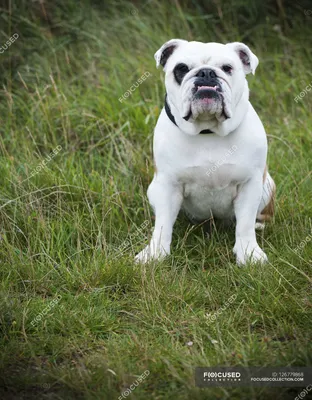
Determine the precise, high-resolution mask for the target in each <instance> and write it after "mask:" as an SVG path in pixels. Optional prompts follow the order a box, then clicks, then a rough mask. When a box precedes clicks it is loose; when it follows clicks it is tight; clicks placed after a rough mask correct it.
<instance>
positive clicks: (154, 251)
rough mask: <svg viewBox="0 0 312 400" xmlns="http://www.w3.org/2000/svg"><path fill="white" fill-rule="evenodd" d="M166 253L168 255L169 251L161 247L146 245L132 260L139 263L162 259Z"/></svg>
mask: <svg viewBox="0 0 312 400" xmlns="http://www.w3.org/2000/svg"><path fill="white" fill-rule="evenodd" d="M167 255H169V251H166V250H165V249H163V248H159V247H157V248H156V247H155V246H151V245H148V246H146V247H145V249H143V250H142V251H140V253H139V254H137V255H136V256H135V258H134V261H135V262H136V263H141V264H146V263H148V262H149V261H153V260H159V261H160V260H162V259H164V258H165V257H166V256H167Z"/></svg>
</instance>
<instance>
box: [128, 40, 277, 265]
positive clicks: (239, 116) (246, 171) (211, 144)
mask: <svg viewBox="0 0 312 400" xmlns="http://www.w3.org/2000/svg"><path fill="white" fill-rule="evenodd" d="M170 42H171V43H175V44H176V48H175V50H174V51H173V53H172V55H171V56H170V57H169V59H168V60H167V63H166V65H165V68H164V69H165V71H166V89H167V94H168V102H169V105H170V108H171V111H172V114H173V115H174V117H175V120H176V123H177V125H178V127H177V126H175V125H174V124H173V123H172V122H171V121H170V120H169V118H168V116H167V114H166V112H165V110H164V109H163V110H162V112H161V114H160V117H159V119H158V122H157V125H156V128H155V133H154V159H155V164H156V167H157V172H156V173H155V175H154V179H153V181H152V182H151V184H150V186H149V188H148V192H147V194H148V198H149V201H150V204H151V205H152V207H153V209H154V212H155V216H156V220H155V228H154V232H153V235H152V239H151V242H150V243H149V245H148V246H147V247H146V248H145V249H144V250H142V251H141V252H140V253H139V254H138V255H137V256H136V260H137V261H140V262H147V261H149V260H150V259H160V258H162V257H164V256H165V255H167V254H169V253H170V244H171V237H172V229H173V225H174V222H175V220H176V218H177V216H178V213H179V211H180V209H184V210H185V211H186V212H187V214H188V215H191V216H192V217H193V218H194V219H196V220H204V219H207V218H210V217H211V216H215V217H217V218H221V219H234V218H235V219H236V241H235V246H234V249H233V250H234V253H235V254H236V259H237V263H238V264H245V263H246V262H247V261H248V260H251V261H261V262H264V261H266V260H267V256H266V255H265V253H264V252H263V251H262V250H261V248H260V247H259V245H258V243H257V240H256V235H255V221H256V216H257V214H259V213H261V210H262V209H263V208H264V207H265V206H266V205H267V204H268V202H269V200H270V195H272V192H270V191H268V182H269V183H270V184H271V185H273V184H274V182H273V180H272V178H271V177H270V175H269V174H268V177H267V181H266V184H265V185H263V172H264V169H265V165H266V156H267V139H266V134H265V131H264V128H263V125H262V123H261V121H260V119H259V117H258V115H257V113H256V112H255V110H254V109H253V107H252V105H251V104H250V102H249V100H248V97H249V90H248V84H247V81H246V79H245V75H246V73H248V72H254V70H255V68H256V66H257V64H258V59H257V57H256V56H255V55H254V54H253V53H252V52H251V51H250V50H249V49H248V47H247V46H245V45H243V44H240V43H233V44H228V45H221V44H217V43H199V42H186V41H180V40H178V39H173V40H172V41H170ZM170 42H168V43H169V44H170ZM164 46H166V44H165V45H164ZM164 46H162V48H161V49H160V50H159V51H158V52H157V53H156V54H155V58H156V61H157V63H158V64H159V62H160V57H161V54H162V51H163V50H162V49H163V48H164ZM241 46H245V47H243V49H244V51H245V52H246V53H248V52H250V53H248V54H249V56H250V57H251V63H250V71H249V70H248V68H246V66H243V65H242V63H241V60H240V58H239V56H238V55H237V53H236V50H237V48H242V47H241ZM246 48H247V49H248V50H246ZM178 62H183V63H186V64H187V65H192V67H193V68H192V69H191V70H190V71H189V73H188V74H187V75H188V76H185V78H184V80H183V83H185V81H186V82H187V84H188V86H189V91H190V90H191V87H192V84H190V82H192V79H193V80H194V76H195V74H196V72H197V71H198V70H200V68H202V67H209V68H212V69H214V70H215V71H216V72H217V74H218V77H220V80H221V81H222V82H223V83H224V86H222V87H224V88H227V89H225V90H227V96H228V99H227V100H225V102H226V101H228V104H226V105H225V107H228V110H229V114H230V115H231V117H230V118H228V119H226V120H224V119H222V118H221V114H220V113H219V114H218V115H211V114H210V113H209V112H207V114H206V113H200V114H199V116H196V118H193V116H194V114H193V116H192V118H191V119H190V120H189V121H185V120H184V119H183V116H184V113H185V104H188V107H191V109H194V110H195V109H196V105H194V104H193V103H192V97H191V95H190V92H189V91H187V90H186V89H185V87H186V86H185V84H184V85H183V83H182V85H181V86H178V85H177V83H176V82H175V80H174V77H173V73H172V71H173V68H174V66H175V65H176V64H177V63H178ZM226 63H231V65H234V68H235V71H234V73H233V75H232V76H226V75H225V74H224V72H223V71H222V70H221V69H220V68H221V66H222V65H223V64H226ZM192 107H193V108H192ZM219 111H220V110H219ZM219 111H218V112H219ZM207 128H208V129H211V130H212V131H213V132H215V134H199V132H200V131H201V130H203V129H207ZM233 149H235V151H234V150H233ZM268 180H269V181H268ZM271 180H272V182H273V184H272V182H271Z"/></svg>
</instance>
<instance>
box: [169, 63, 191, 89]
mask: <svg viewBox="0 0 312 400" xmlns="http://www.w3.org/2000/svg"><path fill="white" fill-rule="evenodd" d="M188 72H189V67H188V66H187V65H186V64H183V63H180V64H177V65H176V66H175V67H174V70H173V74H174V77H175V80H176V81H177V83H178V84H179V85H181V82H182V80H183V78H184V76H185V75H186V74H187V73H188Z"/></svg>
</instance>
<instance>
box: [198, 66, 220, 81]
mask: <svg viewBox="0 0 312 400" xmlns="http://www.w3.org/2000/svg"><path fill="white" fill-rule="evenodd" d="M196 76H198V77H199V78H206V79H212V78H216V77H217V74H216V73H215V72H214V70H212V69H210V68H203V69H201V70H199V71H198V72H197V74H196Z"/></svg>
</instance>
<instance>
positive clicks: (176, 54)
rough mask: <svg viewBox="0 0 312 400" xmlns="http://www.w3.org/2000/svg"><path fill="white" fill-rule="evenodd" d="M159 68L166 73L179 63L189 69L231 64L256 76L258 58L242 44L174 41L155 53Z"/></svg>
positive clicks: (170, 41)
mask: <svg viewBox="0 0 312 400" xmlns="http://www.w3.org/2000/svg"><path fill="white" fill-rule="evenodd" d="M155 59H156V64H157V66H159V65H162V66H163V68H164V70H165V72H167V71H171V70H173V69H174V67H175V66H176V65H177V64H178V63H184V64H186V65H187V66H188V68H189V69H192V68H196V67H199V66H201V65H211V66H214V67H220V68H221V67H222V65H223V64H230V65H231V66H233V67H236V68H237V69H243V71H244V72H245V74H248V73H250V72H252V73H253V74H254V72H255V70H256V68H257V65H258V62H259V60H258V58H257V57H256V56H255V55H254V54H253V53H252V52H251V50H250V49H249V47H248V46H246V45H245V44H243V43H240V42H234V43H227V44H221V43H202V42H188V41H186V40H181V39H172V40H169V41H168V42H166V43H165V44H163V46H162V47H161V48H160V49H159V50H158V51H157V52H156V53H155Z"/></svg>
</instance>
